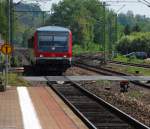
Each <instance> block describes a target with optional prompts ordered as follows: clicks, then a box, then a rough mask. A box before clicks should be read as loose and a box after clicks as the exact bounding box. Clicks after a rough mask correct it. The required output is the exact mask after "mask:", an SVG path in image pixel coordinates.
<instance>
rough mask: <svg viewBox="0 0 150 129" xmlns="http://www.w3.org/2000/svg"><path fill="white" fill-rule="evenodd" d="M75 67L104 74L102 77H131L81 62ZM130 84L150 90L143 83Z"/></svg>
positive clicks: (134, 82)
mask: <svg viewBox="0 0 150 129" xmlns="http://www.w3.org/2000/svg"><path fill="white" fill-rule="evenodd" d="M74 65H75V66H78V67H81V68H83V69H87V70H90V71H93V72H96V73H98V74H102V75H108V76H113V75H121V76H129V75H127V74H125V73H121V72H117V71H113V70H110V69H106V68H102V67H96V66H91V65H88V64H84V63H81V62H77V63H74ZM130 82H131V83H133V84H135V85H137V86H141V87H144V88H147V89H150V86H149V85H146V84H144V83H141V82H139V81H130Z"/></svg>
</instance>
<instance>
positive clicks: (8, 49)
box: [1, 44, 13, 55]
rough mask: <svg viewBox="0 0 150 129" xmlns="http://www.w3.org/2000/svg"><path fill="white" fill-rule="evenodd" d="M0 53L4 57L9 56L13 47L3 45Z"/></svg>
mask: <svg viewBox="0 0 150 129" xmlns="http://www.w3.org/2000/svg"><path fill="white" fill-rule="evenodd" d="M1 51H2V53H3V54H5V55H10V54H11V53H12V51H13V47H12V46H11V45H10V44H3V45H2V46H1Z"/></svg>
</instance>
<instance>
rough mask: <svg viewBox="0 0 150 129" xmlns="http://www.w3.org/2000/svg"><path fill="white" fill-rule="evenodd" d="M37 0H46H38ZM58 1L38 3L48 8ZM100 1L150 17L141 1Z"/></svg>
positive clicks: (118, 9)
mask: <svg viewBox="0 0 150 129" xmlns="http://www.w3.org/2000/svg"><path fill="white" fill-rule="evenodd" d="M18 1H20V0H14V2H18ZM25 1H27V2H30V1H32V0H25ZM38 1H47V0H38ZM59 1H60V0H49V2H40V5H41V8H42V10H50V8H51V5H52V3H58V2H59ZM101 1H106V2H107V4H108V6H107V8H109V9H111V10H114V11H115V12H117V13H126V12H128V11H129V10H131V11H133V13H134V14H141V15H145V16H147V17H150V7H147V6H146V5H144V4H143V3H141V2H138V0H101ZM110 1H115V2H110ZM121 1H122V2H121ZM123 1H137V2H133V3H132V2H131V3H127V2H123ZM141 1H142V0H141ZM147 1H148V2H150V0H147Z"/></svg>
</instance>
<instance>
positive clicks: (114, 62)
mask: <svg viewBox="0 0 150 129" xmlns="http://www.w3.org/2000/svg"><path fill="white" fill-rule="evenodd" d="M109 63H112V64H120V65H129V66H136V67H142V68H150V65H146V64H135V63H126V62H120V61H109Z"/></svg>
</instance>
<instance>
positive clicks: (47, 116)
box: [0, 86, 88, 129]
mask: <svg viewBox="0 0 150 129" xmlns="http://www.w3.org/2000/svg"><path fill="white" fill-rule="evenodd" d="M0 129H88V128H87V127H86V125H85V124H84V123H83V122H82V121H81V120H80V119H79V118H78V117H77V116H76V115H75V114H74V113H73V112H72V111H71V110H70V108H68V107H67V106H66V105H65V103H64V102H63V101H62V100H61V99H60V98H59V97H58V96H57V95H56V94H55V93H54V92H53V91H52V90H51V89H50V88H49V87H46V86H45V87H43V86H42V87H40V86H37V87H9V88H8V89H7V91H6V92H0Z"/></svg>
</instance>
